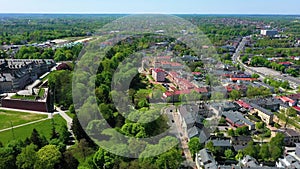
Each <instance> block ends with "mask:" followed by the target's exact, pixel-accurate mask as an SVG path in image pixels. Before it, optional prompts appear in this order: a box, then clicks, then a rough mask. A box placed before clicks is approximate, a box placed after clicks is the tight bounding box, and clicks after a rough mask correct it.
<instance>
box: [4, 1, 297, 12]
mask: <svg viewBox="0 0 300 169" xmlns="http://www.w3.org/2000/svg"><path fill="white" fill-rule="evenodd" d="M0 13H162V14H181V13H189V14H300V1H299V0H0Z"/></svg>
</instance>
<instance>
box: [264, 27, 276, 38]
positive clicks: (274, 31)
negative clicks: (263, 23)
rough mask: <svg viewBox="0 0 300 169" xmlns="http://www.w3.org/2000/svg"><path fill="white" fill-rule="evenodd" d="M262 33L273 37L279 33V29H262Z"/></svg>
mask: <svg viewBox="0 0 300 169" xmlns="http://www.w3.org/2000/svg"><path fill="white" fill-rule="evenodd" d="M260 34H261V35H263V36H270V37H273V36H275V35H278V31H277V30H269V29H262V30H261V31H260Z"/></svg>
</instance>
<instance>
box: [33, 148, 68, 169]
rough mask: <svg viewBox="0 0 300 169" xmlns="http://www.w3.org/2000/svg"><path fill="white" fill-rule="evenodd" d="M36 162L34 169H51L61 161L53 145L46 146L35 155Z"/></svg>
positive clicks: (59, 154)
mask: <svg viewBox="0 0 300 169" xmlns="http://www.w3.org/2000/svg"><path fill="white" fill-rule="evenodd" d="M36 155H37V160H36V162H35V165H34V168H36V169H53V168H54V167H55V165H56V164H58V163H59V162H60V160H61V157H62V155H61V153H60V151H59V149H58V148H57V147H56V146H55V145H46V146H45V147H43V148H41V149H40V150H39V151H38V152H37V153H36Z"/></svg>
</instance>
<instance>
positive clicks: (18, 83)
mask: <svg viewBox="0 0 300 169" xmlns="http://www.w3.org/2000/svg"><path fill="white" fill-rule="evenodd" d="M55 64H56V63H55V62H54V60H51V59H39V60H37V59H34V60H33V59H0V72H1V73H0V93H3V92H13V91H17V90H21V89H24V88H25V86H26V85H28V84H30V83H32V82H34V81H35V80H36V79H38V78H39V77H40V76H41V75H43V74H44V73H46V72H48V71H50V69H51V68H52V67H53V66H55Z"/></svg>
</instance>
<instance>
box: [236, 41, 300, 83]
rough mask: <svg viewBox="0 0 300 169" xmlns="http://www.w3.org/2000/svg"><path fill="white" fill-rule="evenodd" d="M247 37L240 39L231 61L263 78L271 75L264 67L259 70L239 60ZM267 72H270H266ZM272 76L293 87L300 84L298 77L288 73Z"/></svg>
mask: <svg viewBox="0 0 300 169" xmlns="http://www.w3.org/2000/svg"><path fill="white" fill-rule="evenodd" d="M247 38H249V36H247V37H244V38H243V39H242V41H241V42H240V44H239V46H238V48H237V49H236V52H235V53H234V54H233V57H232V60H233V62H234V63H239V64H240V65H241V67H243V68H244V69H245V70H246V72H248V73H256V74H259V75H260V76H261V77H262V78H265V77H266V76H272V75H273V73H272V71H265V70H264V69H263V70H261V69H257V68H252V67H249V66H247V65H245V64H244V63H242V62H241V60H240V56H241V52H242V51H243V50H244V48H245V45H246V43H247V41H248V40H247ZM268 72H271V73H268ZM273 77H274V78H276V79H278V80H282V81H289V82H290V84H291V85H292V86H293V87H294V88H296V87H297V86H300V79H298V78H295V77H292V76H289V75H282V74H279V75H278V74H274V75H273Z"/></svg>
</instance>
